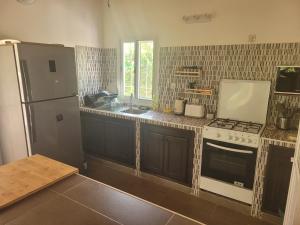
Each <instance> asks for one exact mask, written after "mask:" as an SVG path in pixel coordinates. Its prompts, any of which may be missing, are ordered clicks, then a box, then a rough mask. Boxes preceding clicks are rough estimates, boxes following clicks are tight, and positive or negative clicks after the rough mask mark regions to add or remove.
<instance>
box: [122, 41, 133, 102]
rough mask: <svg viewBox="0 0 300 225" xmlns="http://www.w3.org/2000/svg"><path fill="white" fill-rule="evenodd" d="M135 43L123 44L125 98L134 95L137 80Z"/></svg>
mask: <svg viewBox="0 0 300 225" xmlns="http://www.w3.org/2000/svg"><path fill="white" fill-rule="evenodd" d="M134 67H135V43H134V42H126V43H124V44H123V79H124V81H123V82H124V96H130V95H131V94H134V84H135V81H134V78H135V69H134Z"/></svg>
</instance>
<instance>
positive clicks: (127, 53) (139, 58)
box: [122, 41, 154, 100]
mask: <svg viewBox="0 0 300 225" xmlns="http://www.w3.org/2000/svg"><path fill="white" fill-rule="evenodd" d="M153 66H154V42H153V41H136V42H124V43H123V69H122V71H123V95H124V96H130V95H131V94H132V95H133V96H134V97H135V98H136V99H141V100H152V79H153V71H154V70H153Z"/></svg>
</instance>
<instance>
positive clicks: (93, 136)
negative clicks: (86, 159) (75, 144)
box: [81, 113, 105, 156]
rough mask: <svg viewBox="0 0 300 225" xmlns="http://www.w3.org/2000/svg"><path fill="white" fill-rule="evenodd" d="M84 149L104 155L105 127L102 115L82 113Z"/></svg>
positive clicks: (96, 154) (93, 153)
mask: <svg viewBox="0 0 300 225" xmlns="http://www.w3.org/2000/svg"><path fill="white" fill-rule="evenodd" d="M81 125H82V139H83V150H84V151H85V152H87V153H89V154H92V155H95V156H103V155H104V128H105V124H104V121H103V120H102V119H101V117H99V116H97V115H92V114H88V113H81Z"/></svg>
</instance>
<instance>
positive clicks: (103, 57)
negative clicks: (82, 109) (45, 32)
mask: <svg viewBox="0 0 300 225" xmlns="http://www.w3.org/2000/svg"><path fill="white" fill-rule="evenodd" d="M75 54H76V67H77V68H76V69H77V77H78V93H79V98H80V104H81V105H82V104H83V96H85V95H86V94H94V93H97V92H99V90H107V89H108V90H112V91H115V90H116V85H117V51H116V49H106V48H92V47H83V46H76V47H75Z"/></svg>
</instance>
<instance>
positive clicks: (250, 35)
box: [248, 34, 256, 43]
mask: <svg viewBox="0 0 300 225" xmlns="http://www.w3.org/2000/svg"><path fill="white" fill-rule="evenodd" d="M248 41H249V43H254V42H255V41H256V34H249V35H248Z"/></svg>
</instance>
